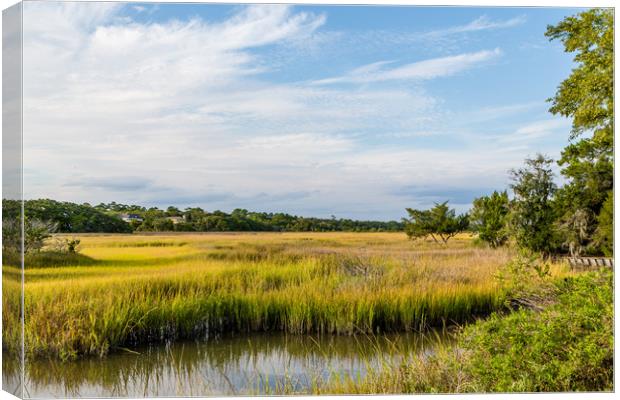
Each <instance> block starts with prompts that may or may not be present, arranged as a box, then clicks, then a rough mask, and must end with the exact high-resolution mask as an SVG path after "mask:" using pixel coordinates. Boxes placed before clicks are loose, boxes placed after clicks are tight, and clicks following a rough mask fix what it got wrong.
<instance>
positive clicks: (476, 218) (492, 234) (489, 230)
mask: <svg viewBox="0 0 620 400" xmlns="http://www.w3.org/2000/svg"><path fill="white" fill-rule="evenodd" d="M509 206H510V201H509V200H508V192H506V191H503V192H501V193H500V192H497V191H494V192H493V193H492V194H491V195H490V196H482V197H479V198H477V199H475V200H474V206H473V208H472V210H471V213H470V222H471V224H472V227H473V228H474V229H475V230H476V231H477V232H478V234H479V237H480V239H481V240H483V241H485V242H488V243H489V244H490V245H491V247H499V246H501V245H503V244H504V243H506V241H507V240H508V230H507V229H506V220H507V218H508V212H509V211H510V208H509Z"/></svg>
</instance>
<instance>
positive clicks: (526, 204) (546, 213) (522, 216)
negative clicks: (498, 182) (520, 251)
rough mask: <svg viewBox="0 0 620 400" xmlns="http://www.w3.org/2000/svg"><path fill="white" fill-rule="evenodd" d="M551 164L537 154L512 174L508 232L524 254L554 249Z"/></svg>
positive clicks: (547, 252) (553, 187)
mask: <svg viewBox="0 0 620 400" xmlns="http://www.w3.org/2000/svg"><path fill="white" fill-rule="evenodd" d="M552 163H553V160H551V159H549V158H546V157H544V156H543V155H541V154H538V155H537V156H536V158H533V159H526V160H525V167H524V168H521V169H519V170H512V171H511V175H512V180H513V184H511V185H510V187H511V188H512V190H513V192H514V200H513V203H512V207H511V213H510V217H509V218H510V219H509V223H510V229H511V232H512V234H513V235H514V237H515V239H516V241H517V244H518V245H519V246H520V247H522V248H524V249H528V250H532V251H536V252H541V253H543V254H549V253H550V252H551V250H552V249H553V248H554V239H555V235H554V221H555V213H554V209H553V206H552V199H553V194H554V193H555V191H556V189H557V187H556V185H555V183H554V182H553V171H552V170H551V168H550V165H551V164H552Z"/></svg>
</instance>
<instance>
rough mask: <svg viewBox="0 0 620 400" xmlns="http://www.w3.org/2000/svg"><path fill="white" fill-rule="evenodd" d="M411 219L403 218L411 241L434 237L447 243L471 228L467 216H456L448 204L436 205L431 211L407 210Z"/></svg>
mask: <svg viewBox="0 0 620 400" xmlns="http://www.w3.org/2000/svg"><path fill="white" fill-rule="evenodd" d="M407 212H408V213H409V219H405V218H403V223H404V224H405V232H406V233H407V236H409V238H410V239H419V238H425V237H428V236H430V237H432V238H433V240H434V241H435V242H439V240H437V237H439V238H440V239H441V240H442V242H443V243H447V242H448V240H450V238H451V237H454V236H456V234H458V233H460V232H463V231H465V230H466V229H467V228H468V227H469V219H468V217H467V215H466V214H462V215H458V216H457V215H456V212H455V211H454V209H450V208H449V207H448V202H447V201H445V202H443V203H439V204H435V207H433V208H431V209H430V210H415V209H412V208H407Z"/></svg>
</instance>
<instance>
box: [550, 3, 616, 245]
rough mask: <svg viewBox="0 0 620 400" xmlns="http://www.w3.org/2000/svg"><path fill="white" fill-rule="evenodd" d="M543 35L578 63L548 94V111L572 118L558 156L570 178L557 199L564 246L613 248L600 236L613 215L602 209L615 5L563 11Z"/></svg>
mask: <svg viewBox="0 0 620 400" xmlns="http://www.w3.org/2000/svg"><path fill="white" fill-rule="evenodd" d="M546 35H547V37H549V38H550V40H559V41H561V42H562V44H563V45H564V49H565V51H566V52H570V53H575V57H574V60H575V62H576V64H577V66H576V68H574V69H573V71H572V73H571V75H570V76H569V77H568V78H567V79H565V80H564V81H563V82H562V83H561V84H560V86H559V87H558V90H557V92H556V94H555V96H554V97H553V98H552V99H550V101H551V102H552V107H551V109H550V111H551V112H552V113H554V114H559V115H562V116H565V117H570V118H572V123H573V126H572V132H571V135H570V137H569V139H570V140H571V143H570V144H569V145H568V146H567V147H566V148H565V149H564V150H563V152H562V157H561V158H560V160H559V164H560V165H561V166H562V167H563V169H562V174H563V175H564V177H566V178H567V179H568V182H567V184H566V185H564V186H563V187H562V188H560V190H559V192H558V196H557V201H556V203H557V204H556V209H557V210H558V214H559V220H558V223H559V225H560V226H561V227H562V231H563V233H564V239H565V240H564V246H565V247H570V248H571V252H575V250H576V251H577V252H594V253H600V252H603V253H605V254H611V252H612V249H613V246H612V241H611V240H600V238H601V233H600V231H603V232H611V231H612V230H613V227H612V221H613V218H606V217H602V218H601V215H600V214H601V212H602V209H603V205H604V204H605V202H606V201H607V199H610V194H611V193H612V192H613V168H614V167H613V164H614V160H613V158H614V157H613V153H614V149H613V126H614V93H613V87H614V43H613V40H614V11H613V9H592V10H588V11H585V12H582V13H580V14H577V15H576V16H571V17H567V18H565V19H564V20H563V21H561V22H560V23H558V24H557V25H555V26H549V27H548V28H547V32H546ZM610 201H612V202H613V200H610ZM610 210H613V207H611V208H609V209H608V210H606V211H605V212H608V211H610ZM612 215H613V214H612ZM597 231H599V233H597Z"/></svg>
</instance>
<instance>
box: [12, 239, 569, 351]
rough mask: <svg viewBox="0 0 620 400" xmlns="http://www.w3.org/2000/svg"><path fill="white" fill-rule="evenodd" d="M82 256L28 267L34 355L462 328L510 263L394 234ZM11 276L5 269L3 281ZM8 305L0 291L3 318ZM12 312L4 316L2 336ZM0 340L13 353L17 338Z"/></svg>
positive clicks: (491, 254) (495, 301)
mask: <svg viewBox="0 0 620 400" xmlns="http://www.w3.org/2000/svg"><path fill="white" fill-rule="evenodd" d="M80 253H81V254H80V257H79V258H75V263H74V265H67V262H66V260H59V259H58V257H57V256H55V255H50V256H49V257H48V256H41V255H39V256H38V257H36V258H33V259H32V260H30V262H29V263H28V265H27V269H26V272H25V275H26V277H25V280H26V284H25V287H26V289H25V290H26V292H25V293H26V296H25V307H26V308H25V316H26V318H25V335H26V352H27V354H28V355H29V356H52V357H60V358H62V359H70V358H75V357H78V356H80V355H105V354H106V353H108V352H109V351H111V350H112V351H113V350H115V349H117V348H119V347H126V346H132V345H135V344H138V343H144V342H149V341H161V340H174V339H179V338H194V337H202V336H205V335H208V334H213V333H215V332H227V331H240V332H250V331H274V330H278V331H286V332H289V333H293V334H297V333H338V334H351V333H356V332H384V331H410V330H417V329H421V328H424V327H426V326H438V325H442V324H446V323H447V324H450V323H462V322H466V321H471V320H472V318H473V317H475V316H477V315H485V314H488V313H490V312H491V311H493V310H495V309H497V308H498V307H500V306H501V305H502V304H503V301H504V298H503V295H502V292H500V291H498V286H497V285H498V283H497V280H496V279H495V278H494V277H495V275H496V274H497V271H498V268H499V267H500V266H501V265H504V264H506V263H507V262H508V260H509V259H510V258H511V257H512V254H511V253H510V251H509V250H503V249H500V250H491V249H485V248H478V247H475V246H474V245H473V244H472V242H471V238H470V237H468V236H461V237H457V238H455V239H454V240H452V241H451V242H450V243H449V245H448V246H438V245H435V244H431V243H426V242H417V243H413V242H410V241H408V240H407V239H406V238H405V236H404V235H403V234H397V233H396V234H390V233H372V234H371V233H368V234H363V233H324V234H317V233H314V234H313V233H310V234H301V233H300V234H295V233H290V234H207V235H173V236H163V235H157V236H156V235H148V236H139V235H131V236H122V235H121V236H114V235H112V236H96V235H93V236H84V237H82V250H81V251H80ZM556 269H557V271H554V272H559V271H560V270H561V269H562V268H561V267H560V266H556ZM17 273H18V270H17V269H15V268H12V267H10V266H5V267H4V269H3V279H4V283H5V285H8V286H11V285H12V284H13V283H14V282H13V281H12V277H14V276H16V275H17ZM8 286H5V287H8ZM14 300H15V299H14V298H13V297H10V296H7V297H6V298H5V302H4V308H5V309H4V310H3V311H10V310H14V309H15V307H16V304H13V303H14ZM16 316H17V315H16V313H14V312H3V323H4V326H5V327H9V331H11V329H10V327H14V326H16V324H18V320H17V318H16ZM3 345H4V346H5V347H6V348H8V349H9V350H11V349H16V348H17V346H18V342H17V338H16V337H13V336H9V337H7V338H5V341H4V343H3Z"/></svg>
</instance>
